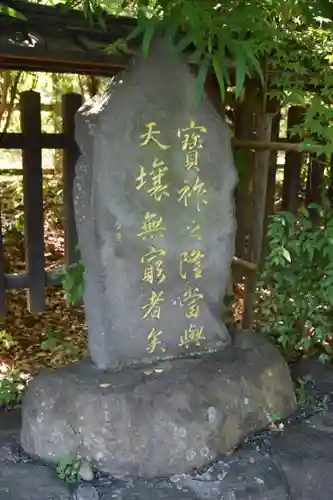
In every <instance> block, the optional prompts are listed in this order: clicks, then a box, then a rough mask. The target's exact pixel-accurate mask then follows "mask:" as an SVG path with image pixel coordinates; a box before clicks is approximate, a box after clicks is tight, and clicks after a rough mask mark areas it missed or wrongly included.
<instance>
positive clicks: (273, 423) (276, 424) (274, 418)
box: [266, 411, 284, 431]
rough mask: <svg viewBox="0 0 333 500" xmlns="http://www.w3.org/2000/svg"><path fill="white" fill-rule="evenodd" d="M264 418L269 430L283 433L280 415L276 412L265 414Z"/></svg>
mask: <svg viewBox="0 0 333 500" xmlns="http://www.w3.org/2000/svg"><path fill="white" fill-rule="evenodd" d="M266 416H267V420H268V422H269V426H270V428H271V429H273V430H279V431H283V429H284V423H283V422H282V417H281V414H280V413H279V412H278V411H276V412H273V413H267V414H266Z"/></svg>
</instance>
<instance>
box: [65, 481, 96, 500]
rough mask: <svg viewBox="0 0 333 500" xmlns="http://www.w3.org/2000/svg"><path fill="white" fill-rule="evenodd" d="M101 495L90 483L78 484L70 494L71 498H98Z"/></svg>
mask: <svg viewBox="0 0 333 500" xmlns="http://www.w3.org/2000/svg"><path fill="white" fill-rule="evenodd" d="M100 498H101V496H100V494H99V492H98V490H97V489H96V488H95V486H92V485H91V484H79V486H78V487H77V488H76V489H75V491H74V492H73V495H72V499H71V500H100Z"/></svg>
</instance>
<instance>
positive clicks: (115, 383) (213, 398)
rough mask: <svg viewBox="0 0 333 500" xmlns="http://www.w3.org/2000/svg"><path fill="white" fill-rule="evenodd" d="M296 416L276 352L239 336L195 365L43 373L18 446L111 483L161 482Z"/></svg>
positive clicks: (85, 364) (78, 366)
mask: <svg viewBox="0 0 333 500" xmlns="http://www.w3.org/2000/svg"><path fill="white" fill-rule="evenodd" d="M294 409H295V398H294V393H293V385H292V382H291V379H290V375H289V369H288V367H287V365H286V363H285V362H284V360H283V359H282V357H281V356H280V354H279V353H278V351H277V350H276V348H275V347H274V346H273V345H271V344H269V343H268V342H267V341H266V340H264V339H262V338H261V337H260V336H259V335H257V334H254V333H252V332H244V331H240V332H238V333H237V334H236V336H235V343H234V345H232V346H230V347H228V348H226V349H225V350H223V351H221V352H219V353H215V354H204V355H201V356H200V357H198V358H192V359H175V360H172V361H167V360H164V361H161V362H157V363H156V364H152V365H147V366H141V367H138V368H127V369H123V370H121V371H118V372H108V371H100V370H98V369H97V368H96V366H95V365H94V364H93V363H92V362H90V361H88V360H85V361H80V362H78V363H75V364H72V365H69V366H66V367H64V368H60V369H57V370H44V371H42V372H41V373H40V374H39V375H38V376H37V377H36V378H35V379H34V380H33V381H32V382H31V383H30V384H29V387H28V390H27V393H26V395H25V400H24V404H23V422H22V431H21V444H22V447H23V449H24V450H25V451H26V452H28V453H29V454H30V455H32V456H36V457H39V458H41V459H43V460H45V461H47V462H57V461H58V460H59V458H61V457H63V456H71V457H74V458H75V457H76V456H80V457H85V458H86V459H88V460H91V461H92V462H93V463H94V464H95V465H96V466H97V468H98V469H100V470H102V471H104V472H107V473H110V474H112V475H113V476H116V477H123V476H126V475H132V476H140V477H144V478H150V477H156V476H159V477H161V476H164V477H165V476H170V475H172V474H175V473H178V474H179V473H185V472H188V471H190V470H192V469H193V468H198V467H201V466H204V465H205V464H207V463H209V462H210V461H211V460H213V459H214V458H215V457H216V456H217V455H218V454H219V453H224V452H227V451H229V450H230V449H232V448H233V447H234V446H235V445H237V444H238V443H239V442H240V440H241V439H242V438H243V437H244V436H245V435H247V434H249V433H251V432H253V431H256V430H258V429H260V428H263V427H265V426H266V425H268V423H269V419H270V416H271V415H273V414H276V413H279V414H280V415H281V417H285V416H287V415H288V414H290V413H291V412H292V411H293V410H294Z"/></svg>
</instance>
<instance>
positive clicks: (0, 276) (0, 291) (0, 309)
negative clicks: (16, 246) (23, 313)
mask: <svg viewBox="0 0 333 500" xmlns="http://www.w3.org/2000/svg"><path fill="white" fill-rule="evenodd" d="M1 227H2V223H1V212H0V316H4V315H5V314H6V280H5V258H4V253H3V241H2V229H1Z"/></svg>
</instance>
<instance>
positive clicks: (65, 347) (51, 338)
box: [40, 329, 82, 363]
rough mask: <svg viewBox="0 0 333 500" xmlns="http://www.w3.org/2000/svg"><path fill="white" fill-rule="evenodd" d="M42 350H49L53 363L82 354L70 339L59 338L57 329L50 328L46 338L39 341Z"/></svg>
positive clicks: (73, 359)
mask: <svg viewBox="0 0 333 500" xmlns="http://www.w3.org/2000/svg"><path fill="white" fill-rule="evenodd" d="M40 348H41V350H42V351H51V352H52V358H53V361H54V363H56V362H57V361H61V360H66V359H69V360H71V362H73V361H75V360H78V359H80V358H81V356H82V352H81V350H80V349H79V348H78V347H77V346H76V345H75V344H74V343H73V342H71V341H70V340H67V339H62V338H59V335H58V334H57V331H56V330H54V329H50V330H48V331H47V334H46V338H45V340H43V342H41V344H40Z"/></svg>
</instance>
